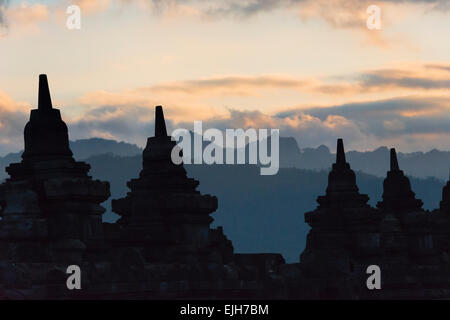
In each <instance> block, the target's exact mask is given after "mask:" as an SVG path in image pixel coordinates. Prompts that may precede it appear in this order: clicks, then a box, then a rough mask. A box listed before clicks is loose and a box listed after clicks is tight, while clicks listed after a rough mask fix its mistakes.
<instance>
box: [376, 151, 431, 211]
mask: <svg viewBox="0 0 450 320" xmlns="http://www.w3.org/2000/svg"><path fill="white" fill-rule="evenodd" d="M422 205H423V202H422V201H421V200H419V199H416V196H415V193H414V192H413V191H412V189H411V183H410V181H409V179H408V177H407V176H405V174H404V173H403V171H402V170H400V167H399V165H398V160H397V153H396V151H395V149H394V148H392V149H391V159H390V170H389V171H388V172H387V177H386V179H384V182H383V201H380V202H378V204H377V207H378V208H381V209H388V210H393V211H395V212H396V213H398V212H408V211H417V210H422V209H421V207H422Z"/></svg>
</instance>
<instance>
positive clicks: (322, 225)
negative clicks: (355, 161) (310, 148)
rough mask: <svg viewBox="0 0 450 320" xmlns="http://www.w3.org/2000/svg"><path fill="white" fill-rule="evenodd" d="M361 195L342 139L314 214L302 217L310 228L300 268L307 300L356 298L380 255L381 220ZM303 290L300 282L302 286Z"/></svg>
mask: <svg viewBox="0 0 450 320" xmlns="http://www.w3.org/2000/svg"><path fill="white" fill-rule="evenodd" d="M368 200H369V197H368V196H367V195H365V194H360V193H359V190H358V187H357V185H356V176H355V173H354V172H353V170H352V169H351V168H350V165H349V164H348V163H347V162H346V159H345V152H344V144H343V140H342V139H338V141H337V151H336V163H334V164H333V166H332V170H331V172H330V173H329V175H328V187H327V189H326V195H325V196H320V197H318V199H317V202H318V203H319V206H318V207H317V209H316V210H314V211H311V212H307V213H305V221H306V222H307V223H308V224H309V225H310V226H311V230H310V231H309V233H308V236H307V243H306V248H305V250H304V251H303V253H302V254H301V256H300V267H301V270H302V273H303V276H304V277H305V280H302V281H306V283H309V284H310V286H309V285H306V286H308V287H311V288H313V289H312V290H311V292H308V293H307V294H306V297H307V298H331V299H333V298H342V297H345V298H356V297H359V295H360V291H361V290H363V282H362V279H363V278H364V277H365V269H366V267H367V265H368V264H370V263H371V261H372V260H373V259H374V258H375V257H376V256H377V254H379V250H380V237H379V231H378V224H379V222H380V220H381V215H380V214H379V213H378V212H377V210H375V209H373V208H370V206H369V205H368V204H367V201H368ZM303 285H305V283H304V284H303Z"/></svg>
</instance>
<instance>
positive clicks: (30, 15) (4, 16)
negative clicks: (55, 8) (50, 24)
mask: <svg viewBox="0 0 450 320" xmlns="http://www.w3.org/2000/svg"><path fill="white" fill-rule="evenodd" d="M1 1H2V0H0V27H3V29H4V30H3V33H4V34H6V33H7V32H8V29H9V27H15V28H16V27H19V28H20V29H21V30H25V31H26V32H36V31H38V30H39V29H38V27H37V25H38V24H39V23H40V22H43V21H47V20H48V18H49V10H48V8H47V6H46V5H44V4H40V3H35V4H28V3H26V2H22V3H20V4H18V5H14V6H7V5H8V3H9V1H8V0H6V1H3V2H1Z"/></svg>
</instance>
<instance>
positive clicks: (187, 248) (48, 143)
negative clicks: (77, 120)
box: [0, 75, 284, 299]
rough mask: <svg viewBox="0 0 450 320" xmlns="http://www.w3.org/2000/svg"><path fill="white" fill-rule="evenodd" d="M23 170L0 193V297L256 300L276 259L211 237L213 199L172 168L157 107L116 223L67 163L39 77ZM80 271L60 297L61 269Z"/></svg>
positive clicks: (64, 134)
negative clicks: (78, 282)
mask: <svg viewBox="0 0 450 320" xmlns="http://www.w3.org/2000/svg"><path fill="white" fill-rule="evenodd" d="M24 136H25V151H24V153H23V155H22V158H23V160H22V162H21V163H18V164H11V165H10V166H9V167H8V168H7V169H6V170H7V172H8V173H9V175H10V178H9V179H7V181H6V182H5V183H4V184H2V185H1V186H0V205H1V211H0V214H1V217H2V220H1V221H0V298H11V299H24V298H25V299H26V298H63V299H64V298H92V299H102V298H117V299H121V298H183V297H184V298H193V297H197V298H208V299H212V298H227V297H228V298H230V297H234V298H239V297H241V298H263V297H265V296H266V295H267V296H273V297H275V296H276V295H277V294H278V291H277V290H273V288H272V287H268V285H271V284H272V282H273V281H276V279H275V280H274V279H272V278H273V275H274V274H275V271H276V268H277V266H278V265H281V264H283V263H284V260H283V258H282V257H281V255H279V254H240V255H236V254H234V253H233V246H232V244H231V241H229V240H228V239H227V238H226V237H225V236H224V234H223V232H222V228H217V229H211V228H210V224H211V222H212V221H213V219H212V218H211V217H210V214H211V213H212V212H213V211H215V210H216V208H217V198H216V197H213V196H209V195H201V194H200V192H199V191H197V190H196V188H197V186H198V184H199V182H198V181H196V180H194V179H191V178H188V177H187V176H186V171H185V169H184V167H183V165H175V164H173V162H172V160H171V151H172V149H173V147H174V146H175V145H176V144H175V142H174V141H173V140H172V139H171V137H170V136H168V135H167V131H166V125H165V121H164V115H163V110H162V107H157V108H156V118H155V136H154V137H151V138H149V139H148V143H147V147H146V148H145V150H144V152H143V168H142V171H141V173H140V176H139V178H137V179H133V180H131V181H130V182H129V183H128V186H129V187H130V189H131V191H130V192H129V193H128V195H127V196H126V197H125V198H123V199H119V200H115V201H113V209H114V210H115V211H116V212H117V213H118V214H119V215H121V219H120V220H119V221H118V222H117V223H115V224H108V223H102V220H101V215H102V214H103V212H104V211H105V209H104V208H103V207H101V206H100V203H101V202H103V201H105V200H106V199H107V198H108V197H109V195H110V192H109V183H108V182H100V181H93V180H92V179H91V177H89V176H88V175H87V173H88V171H89V169H90V167H89V165H88V164H86V163H82V162H76V161H75V160H74V159H73V157H72V152H71V150H70V148H69V139H68V130H67V126H66V124H65V123H64V122H63V121H62V119H61V115H60V112H59V110H57V109H53V107H52V103H51V98H50V92H49V88H48V82H47V77H46V75H41V76H40V77H39V103H38V109H36V110H32V111H31V116H30V121H29V123H27V125H26V127H25V131H24ZM69 265H77V266H79V267H80V268H81V270H82V289H81V290H73V291H71V290H68V288H67V286H66V280H67V278H68V276H69V275H68V274H66V270H67V267H68V266H69Z"/></svg>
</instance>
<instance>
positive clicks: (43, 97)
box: [38, 74, 52, 110]
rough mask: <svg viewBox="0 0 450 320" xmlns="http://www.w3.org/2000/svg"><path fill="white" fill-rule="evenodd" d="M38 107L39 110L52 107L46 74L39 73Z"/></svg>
mask: <svg viewBox="0 0 450 320" xmlns="http://www.w3.org/2000/svg"><path fill="white" fill-rule="evenodd" d="M38 109H39V110H49V109H52V98H51V96H50V89H49V87H48V80H47V75H46V74H40V75H39V98H38Z"/></svg>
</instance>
